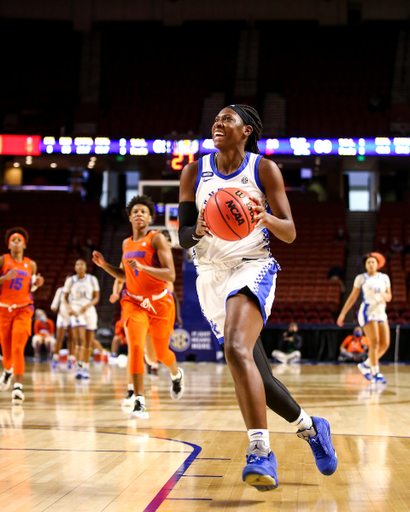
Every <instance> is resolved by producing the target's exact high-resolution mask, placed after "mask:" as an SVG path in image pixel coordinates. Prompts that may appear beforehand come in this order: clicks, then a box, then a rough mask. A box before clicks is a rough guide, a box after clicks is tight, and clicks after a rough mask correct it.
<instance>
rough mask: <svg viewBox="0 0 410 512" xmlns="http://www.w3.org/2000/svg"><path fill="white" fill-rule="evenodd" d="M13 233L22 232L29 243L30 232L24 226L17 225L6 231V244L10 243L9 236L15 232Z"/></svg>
mask: <svg viewBox="0 0 410 512" xmlns="http://www.w3.org/2000/svg"><path fill="white" fill-rule="evenodd" d="M13 233H20V235H23V236H24V238H25V240H26V244H27V243H28V233H27V231H26V230H25V229H24V228H21V227H16V228H10V229H8V230H7V231H6V238H5V240H6V245H9V238H10V236H11V235H12V234H13Z"/></svg>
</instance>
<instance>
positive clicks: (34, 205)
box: [0, 192, 101, 312]
mask: <svg viewBox="0 0 410 512" xmlns="http://www.w3.org/2000/svg"><path fill="white" fill-rule="evenodd" d="M16 199H17V201H16ZM1 200H2V202H1V205H2V210H1V211H0V224H1V226H3V230H2V231H3V233H5V231H6V230H7V229H8V228H10V227H15V226H21V227H24V229H26V230H27V231H28V233H29V243H28V245H27V250H26V256H28V257H29V258H32V259H33V260H34V261H36V263H37V267H38V272H39V273H40V274H41V275H42V276H43V277H44V279H45V283H44V285H43V286H42V287H41V288H39V289H38V290H37V291H36V292H35V294H34V302H35V307H39V308H42V309H45V310H46V311H48V312H50V305H51V302H52V300H53V297H54V294H55V291H56V289H57V288H58V287H60V286H62V285H63V284H64V281H65V278H66V276H67V275H72V274H73V273H74V263H75V261H76V260H77V259H78V258H79V257H83V258H85V257H86V255H85V254H84V252H83V251H82V246H83V245H84V243H85V242H86V240H87V238H91V239H92V241H93V243H94V244H95V246H98V244H99V240H100V230H101V222H100V206H99V205H98V204H95V203H88V202H81V200H80V197H79V196H78V198H75V197H74V196H73V195H71V194H70V195H69V194H67V193H62V194H58V193H57V194H50V193H47V195H45V194H42V193H28V192H22V193H20V194H19V195H18V194H13V193H6V194H3V195H2V198H1ZM23 200H24V202H23ZM5 205H7V206H5ZM5 208H7V209H5ZM3 247H4V250H3V253H4V252H6V251H7V247H6V245H4V246H3ZM88 272H89V273H92V272H93V265H92V263H89V264H88Z"/></svg>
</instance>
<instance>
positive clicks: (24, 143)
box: [0, 135, 41, 156]
mask: <svg viewBox="0 0 410 512" xmlns="http://www.w3.org/2000/svg"><path fill="white" fill-rule="evenodd" d="M40 142H41V137H40V136H39V135H0V155H15V156H17V155H21V156H26V155H35V156H37V155H40V154H41V151H40Z"/></svg>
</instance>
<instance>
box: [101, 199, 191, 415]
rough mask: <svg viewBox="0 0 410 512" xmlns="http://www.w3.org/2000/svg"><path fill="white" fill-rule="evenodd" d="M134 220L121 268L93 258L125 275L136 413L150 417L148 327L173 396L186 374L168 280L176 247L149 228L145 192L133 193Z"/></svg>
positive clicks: (124, 306) (179, 391)
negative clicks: (176, 344)
mask: <svg viewBox="0 0 410 512" xmlns="http://www.w3.org/2000/svg"><path fill="white" fill-rule="evenodd" d="M127 214H128V217H129V220H130V222H131V225H132V233H133V234H132V236H131V237H130V238H127V239H125V240H124V241H123V245H122V250H123V256H122V268H121V267H119V268H116V267H114V266H112V265H110V264H109V263H107V262H106V261H105V259H104V257H103V255H102V254H101V253H99V252H97V251H94V252H93V262H94V263H95V264H96V265H98V266H100V267H102V268H103V269H104V270H105V271H106V272H108V273H109V274H110V275H112V276H113V277H115V278H116V279H119V280H120V281H125V285H126V290H125V294H124V297H123V298H122V299H121V307H122V309H123V310H124V316H125V324H126V329H127V337H128V343H129V349H130V354H129V359H130V373H131V378H132V383H133V386H134V394H135V396H136V399H135V405H134V411H133V412H132V413H131V417H135V418H148V417H149V415H148V412H147V409H146V406H145V398H144V372H145V367H144V344H145V338H146V335H147V332H148V330H149V331H150V333H151V336H152V343H153V345H154V349H155V353H156V356H157V358H158V360H159V361H161V362H162V363H163V364H164V365H165V366H167V367H168V368H169V371H170V373H171V380H172V385H171V397H172V398H173V399H175V400H178V399H179V398H181V396H182V394H183V391H184V374H183V371H182V369H181V368H178V366H177V363H176V358H175V354H174V353H173V352H172V351H171V350H170V349H169V346H168V345H169V338H170V335H171V334H172V328H171V318H173V317H172V315H174V314H175V313H174V309H173V304H172V302H173V299H172V297H171V296H170V294H169V293H168V290H167V288H166V282H167V281H171V282H174V281H175V267H174V261H173V258H172V252H171V249H170V247H169V245H168V242H167V240H166V238H165V237H164V235H163V234H162V233H161V232H160V231H155V230H149V224H150V222H151V221H152V220H153V217H154V214H155V209H154V203H153V202H152V201H151V199H150V198H149V197H147V196H145V195H142V196H137V197H134V198H133V199H132V200H131V201H130V203H129V204H128V205H127Z"/></svg>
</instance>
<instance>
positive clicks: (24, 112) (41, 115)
mask: <svg viewBox="0 0 410 512" xmlns="http://www.w3.org/2000/svg"><path fill="white" fill-rule="evenodd" d="M0 28H1V30H0V42H1V47H2V48H6V47H7V51H6V52H4V54H3V56H2V66H3V69H4V79H3V80H1V81H0V111H1V112H2V116H3V115H4V124H3V131H2V133H22V134H33V135H35V134H38V135H59V134H60V133H61V127H62V126H65V127H66V129H69V127H71V125H72V121H73V118H72V116H73V111H74V109H75V106H76V104H77V101H78V90H79V83H78V82H79V68H80V60H81V59H80V54H81V37H82V36H81V33H80V32H75V31H74V30H73V28H72V24H71V23H70V22H68V21H67V22H62V21H40V20H38V21H36V22H33V21H32V20H23V19H18V20H17V19H16V20H11V19H4V18H3V19H2V20H0ZM15 41H18V43H19V44H11V42H15Z"/></svg>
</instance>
